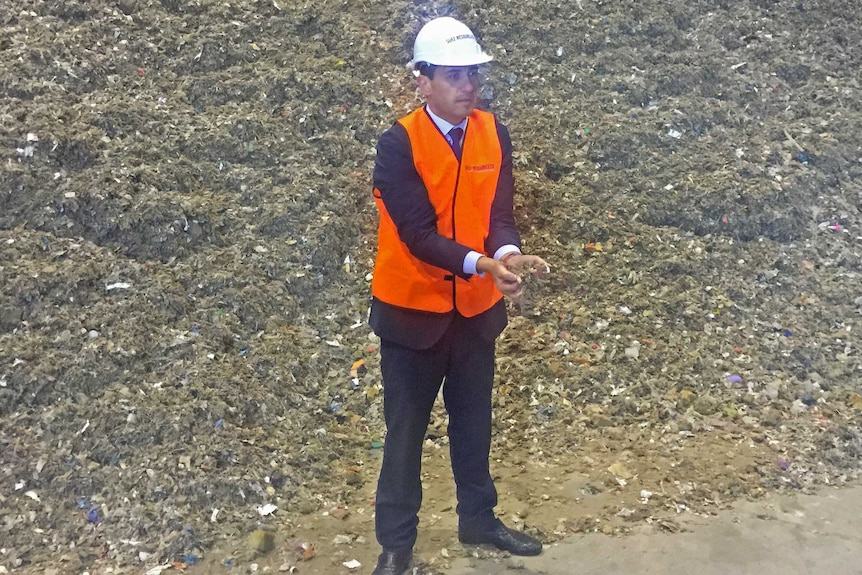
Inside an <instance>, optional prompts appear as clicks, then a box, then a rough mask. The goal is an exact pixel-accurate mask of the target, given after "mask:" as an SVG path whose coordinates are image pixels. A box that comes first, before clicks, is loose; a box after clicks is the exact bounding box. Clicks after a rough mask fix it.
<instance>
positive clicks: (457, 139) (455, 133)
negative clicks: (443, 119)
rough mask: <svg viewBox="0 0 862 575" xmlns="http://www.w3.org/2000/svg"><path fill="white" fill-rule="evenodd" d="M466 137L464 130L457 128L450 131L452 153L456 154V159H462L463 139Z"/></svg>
mask: <svg viewBox="0 0 862 575" xmlns="http://www.w3.org/2000/svg"><path fill="white" fill-rule="evenodd" d="M462 136H464V130H462V129H461V128H458V127H455V128H452V129H451V130H449V139H450V140H452V151H453V152H455V157H456V158H458V159H459V160H460V159H461V138H462Z"/></svg>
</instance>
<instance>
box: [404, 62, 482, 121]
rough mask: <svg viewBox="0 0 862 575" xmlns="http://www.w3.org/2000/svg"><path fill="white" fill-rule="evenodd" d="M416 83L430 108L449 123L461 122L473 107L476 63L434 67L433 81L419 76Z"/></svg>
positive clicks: (477, 85) (477, 77) (477, 76)
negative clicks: (473, 64) (472, 64)
mask: <svg viewBox="0 0 862 575" xmlns="http://www.w3.org/2000/svg"><path fill="white" fill-rule="evenodd" d="M418 82H419V90H420V91H421V92H422V95H423V96H425V101H426V103H427V104H428V107H429V108H431V111H432V112H434V113H435V114H437V115H438V116H440V117H441V118H443V119H444V120H446V121H447V122H449V123H450V124H460V123H461V120H463V119H464V118H466V117H467V116H469V115H470V112H472V111H473V108H475V107H476V102H477V96H478V95H479V67H478V66H437V69H436V70H435V71H434V79H433V80H432V79H431V78H429V77H428V76H419V80H418Z"/></svg>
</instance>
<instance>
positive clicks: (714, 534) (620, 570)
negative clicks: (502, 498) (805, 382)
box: [449, 487, 862, 575]
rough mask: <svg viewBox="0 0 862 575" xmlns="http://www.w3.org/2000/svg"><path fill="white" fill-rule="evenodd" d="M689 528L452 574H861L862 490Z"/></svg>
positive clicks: (560, 548) (750, 507)
mask: <svg viewBox="0 0 862 575" xmlns="http://www.w3.org/2000/svg"><path fill="white" fill-rule="evenodd" d="M684 526H685V529H686V531H685V532H681V533H676V534H672V535H671V534H666V533H658V532H654V531H653V532H643V533H639V534H635V535H629V536H624V537H607V536H603V535H599V534H589V535H582V536H577V537H573V538H569V539H566V540H564V541H561V542H559V543H557V544H554V545H552V546H550V547H548V548H546V549H545V551H544V552H543V553H542V555H540V556H539V557H525V558H509V559H506V560H503V561H495V560H487V559H485V560H483V559H467V558H459V559H457V560H455V561H454V562H453V565H452V569H451V570H450V571H449V575H503V574H506V575H516V574H517V575H539V574H541V575H579V574H584V575H623V574H625V575H652V574H655V575H659V574H661V575H749V574H750V575H803V574H805V575H815V574H816V575H862V487H846V488H842V489H831V490H824V491H823V492H822V493H820V494H818V495H813V496H811V495H808V496H806V495H798V496H792V497H791V496H783V495H781V496H772V497H770V498H768V499H764V500H761V501H753V502H740V503H738V504H736V505H734V507H733V509H731V510H727V511H723V512H721V513H720V514H719V515H717V516H714V517H707V518H699V517H695V518H692V519H690V520H686V521H685V523H684ZM650 529H651V528H650Z"/></svg>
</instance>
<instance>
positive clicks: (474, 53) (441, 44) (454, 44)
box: [412, 16, 492, 66]
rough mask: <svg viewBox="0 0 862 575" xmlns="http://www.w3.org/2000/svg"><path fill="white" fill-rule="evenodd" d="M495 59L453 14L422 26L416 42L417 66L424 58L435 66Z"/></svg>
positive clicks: (414, 63)
mask: <svg viewBox="0 0 862 575" xmlns="http://www.w3.org/2000/svg"><path fill="white" fill-rule="evenodd" d="M491 60H492V58H491V57H490V56H489V55H488V54H486V53H485V52H483V51H482V47H481V46H479V43H478V42H476V37H475V36H474V35H473V32H471V31H470V29H469V28H468V27H467V26H465V25H464V24H462V23H461V22H459V21H457V20H455V19H454V18H450V17H449V16H443V17H442V18H435V19H434V20H431V21H430V22H428V23H427V24H425V25H424V26H422V29H421V30H419V33H418V34H417V35H416V41H415V42H414V43H413V61H412V64H413V66H417V65H418V64H419V63H420V62H427V63H429V64H433V65H435V66H476V65H477V64H484V63H486V62H490V61H491Z"/></svg>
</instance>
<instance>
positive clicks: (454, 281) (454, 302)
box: [452, 130, 467, 312]
mask: <svg viewBox="0 0 862 575" xmlns="http://www.w3.org/2000/svg"><path fill="white" fill-rule="evenodd" d="M466 139H467V131H466V130H465V131H464V140H465V141H466ZM463 158H464V148H463V147H462V148H461V157H460V158H457V160H458V174H457V175H456V176H455V190H454V191H453V192H452V241H453V242H454V241H458V240H457V238H456V237H455V236H456V234H455V204H456V203H457V201H458V184H459V183H460V181H461V160H462V159H463ZM457 284H458V274H455V275H454V277H453V278H452V308H453V309H454V310H455V311H456V312H457V311H458V302H457V300H456V296H455V293H456V292H455V286H456V285H457Z"/></svg>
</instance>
